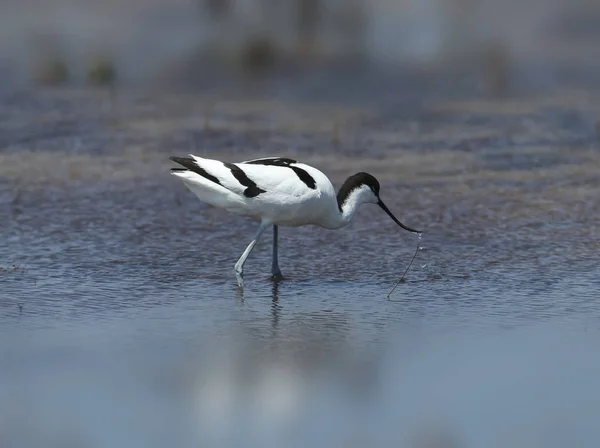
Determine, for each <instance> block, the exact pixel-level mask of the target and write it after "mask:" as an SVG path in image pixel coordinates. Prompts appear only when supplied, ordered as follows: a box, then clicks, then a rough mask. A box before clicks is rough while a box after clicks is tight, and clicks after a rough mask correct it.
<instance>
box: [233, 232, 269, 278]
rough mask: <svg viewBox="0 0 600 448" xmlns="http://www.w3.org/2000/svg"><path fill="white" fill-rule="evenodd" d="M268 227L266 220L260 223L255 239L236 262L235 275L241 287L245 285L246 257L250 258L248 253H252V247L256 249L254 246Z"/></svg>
mask: <svg viewBox="0 0 600 448" xmlns="http://www.w3.org/2000/svg"><path fill="white" fill-rule="evenodd" d="M266 227H267V224H266V223H264V222H261V223H260V227H259V228H258V232H256V235H255V236H254V239H253V240H252V241H251V242H250V244H249V245H248V247H247V248H246V250H245V251H244V253H243V254H242V256H241V257H240V259H239V260H238V261H237V263H236V264H235V267H234V269H235V276H236V278H237V282H238V286H239V287H240V288H243V287H244V263H245V262H246V258H248V255H250V252H252V249H254V246H256V243H257V242H258V240H259V239H260V236H261V235H262V233H263V232H264V231H265V228H266Z"/></svg>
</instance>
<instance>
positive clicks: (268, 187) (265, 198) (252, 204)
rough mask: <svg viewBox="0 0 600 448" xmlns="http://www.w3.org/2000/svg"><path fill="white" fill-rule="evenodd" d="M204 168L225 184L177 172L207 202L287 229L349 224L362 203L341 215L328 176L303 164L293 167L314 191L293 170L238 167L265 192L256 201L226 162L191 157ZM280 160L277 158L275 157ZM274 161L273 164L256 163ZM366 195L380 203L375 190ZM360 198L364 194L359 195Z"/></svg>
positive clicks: (249, 165)
mask: <svg viewBox="0 0 600 448" xmlns="http://www.w3.org/2000/svg"><path fill="white" fill-rule="evenodd" d="M190 157H192V159H194V160H195V161H196V163H198V164H199V165H200V166H201V167H202V168H203V169H205V170H206V171H207V172H208V173H210V174H211V175H212V176H215V177H217V178H218V179H219V182H220V184H217V183H215V182H214V181H212V180H210V179H207V178H206V177H203V176H201V175H200V174H198V173H195V172H193V171H189V170H187V171H173V172H172V174H173V175H175V176H177V177H179V178H180V179H181V180H182V181H183V182H184V184H185V185H186V186H187V187H188V188H189V189H190V190H191V191H192V192H193V193H194V194H195V195H196V196H197V197H198V198H199V199H200V200H201V201H202V202H205V203H207V204H211V205H213V206H215V207H218V208H222V209H225V210H227V211H228V212H230V213H233V214H236V215H242V216H252V217H256V218H259V219H261V220H262V221H265V222H268V223H271V224H275V225H279V226H284V227H298V226H304V225H310V224H313V225H317V226H320V227H325V228H327V229H337V228H340V227H342V226H344V225H346V224H348V223H349V222H350V219H351V218H352V215H353V214H354V211H355V210H356V207H357V206H358V204H359V203H361V202H366V201H359V200H357V199H359V198H358V197H356V198H349V199H355V200H352V201H351V202H349V203H348V204H347V207H344V209H345V210H343V211H340V209H339V207H338V201H337V198H336V191H335V188H334V187H333V185H332V184H331V181H330V180H329V179H328V178H327V176H326V175H325V174H323V173H322V172H321V171H319V170H318V169H316V168H313V167H312V166H309V165H306V164H304V163H292V164H290V166H293V167H295V168H299V169H302V170H304V171H306V172H307V173H308V174H309V175H310V176H311V177H312V178H313V179H314V181H315V184H316V185H315V188H314V189H313V188H309V186H307V184H305V183H304V182H302V180H301V179H300V178H299V177H298V176H296V175H295V174H294V172H293V171H292V170H291V169H290V167H289V166H274V165H260V164H253V163H249V162H255V161H247V162H242V163H235V164H233V165H236V166H238V167H239V168H240V169H242V170H243V171H244V173H245V174H246V175H247V177H248V178H250V179H253V180H254V181H255V183H256V185H257V187H259V188H260V189H262V190H264V193H261V194H258V195H257V196H255V197H247V196H245V195H244V191H245V190H246V187H245V186H244V185H242V184H241V183H240V182H239V180H238V179H236V178H235V177H234V175H233V174H232V172H231V170H230V169H229V168H227V166H226V165H224V164H223V162H220V161H218V160H213V159H204V158H200V157H196V156H190ZM272 159H273V160H275V159H276V158H272ZM257 160H269V159H257ZM362 190H363V194H364V195H365V196H369V197H371V198H372V200H370V201H369V202H373V203H375V202H377V200H376V198H375V196H374V195H373V194H372V193H371V191H370V189H369V188H367V187H363V188H362ZM356 193H359V192H358V191H357V192H356Z"/></svg>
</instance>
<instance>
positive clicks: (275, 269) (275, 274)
mask: <svg viewBox="0 0 600 448" xmlns="http://www.w3.org/2000/svg"><path fill="white" fill-rule="evenodd" d="M278 249H279V227H278V226H277V225H276V224H274V225H273V264H272V266H271V274H272V277H271V278H273V279H274V280H280V279H282V278H283V275H282V274H281V269H279V260H278V257H277V252H278Z"/></svg>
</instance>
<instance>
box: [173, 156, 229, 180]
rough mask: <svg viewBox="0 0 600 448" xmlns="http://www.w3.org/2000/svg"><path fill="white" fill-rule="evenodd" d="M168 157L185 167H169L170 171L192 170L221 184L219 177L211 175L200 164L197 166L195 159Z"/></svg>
mask: <svg viewBox="0 0 600 448" xmlns="http://www.w3.org/2000/svg"><path fill="white" fill-rule="evenodd" d="M169 159H171V160H172V161H173V162H176V163H178V164H180V165H181V166H184V167H185V169H183V168H171V171H186V170H189V171H192V172H194V173H196V174H199V175H200V176H202V177H204V178H206V179H208V180H210V181H212V182H214V183H216V184H219V185H221V182H219V179H217V178H216V177H215V176H213V175H212V174H209V173H208V172H207V171H206V170H205V169H204V168H202V167H201V166H199V165H198V164H197V163H196V161H195V160H194V159H192V158H189V157H169Z"/></svg>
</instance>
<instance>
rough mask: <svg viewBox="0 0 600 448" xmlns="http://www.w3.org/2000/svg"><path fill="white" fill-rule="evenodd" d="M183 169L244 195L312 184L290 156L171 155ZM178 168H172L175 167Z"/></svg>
mask: <svg viewBox="0 0 600 448" xmlns="http://www.w3.org/2000/svg"><path fill="white" fill-rule="evenodd" d="M171 160H173V161H174V162H177V163H179V164H180V165H182V166H184V167H185V169H187V170H189V171H191V172H193V173H195V174H196V175H198V176H201V177H203V178H205V179H208V180H210V181H212V182H214V183H216V184H218V185H221V186H222V187H224V188H226V189H227V190H229V191H231V192H233V193H235V194H237V195H240V196H245V197H247V198H253V197H256V196H259V195H260V194H263V193H272V194H277V195H282V196H286V195H288V196H289V195H291V196H295V197H297V196H302V195H304V194H306V193H307V190H314V189H315V188H316V183H315V180H314V179H313V178H312V177H311V176H310V174H309V173H308V172H307V171H306V170H304V169H302V168H300V167H297V166H295V165H294V164H295V163H296V162H295V161H294V160H292V159H286V158H282V157H269V158H264V159H255V160H251V161H247V162H241V163H228V162H221V161H220V160H214V159H205V158H202V157H198V156H194V155H190V158H180V157H171ZM178 169H180V168H176V170H178Z"/></svg>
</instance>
